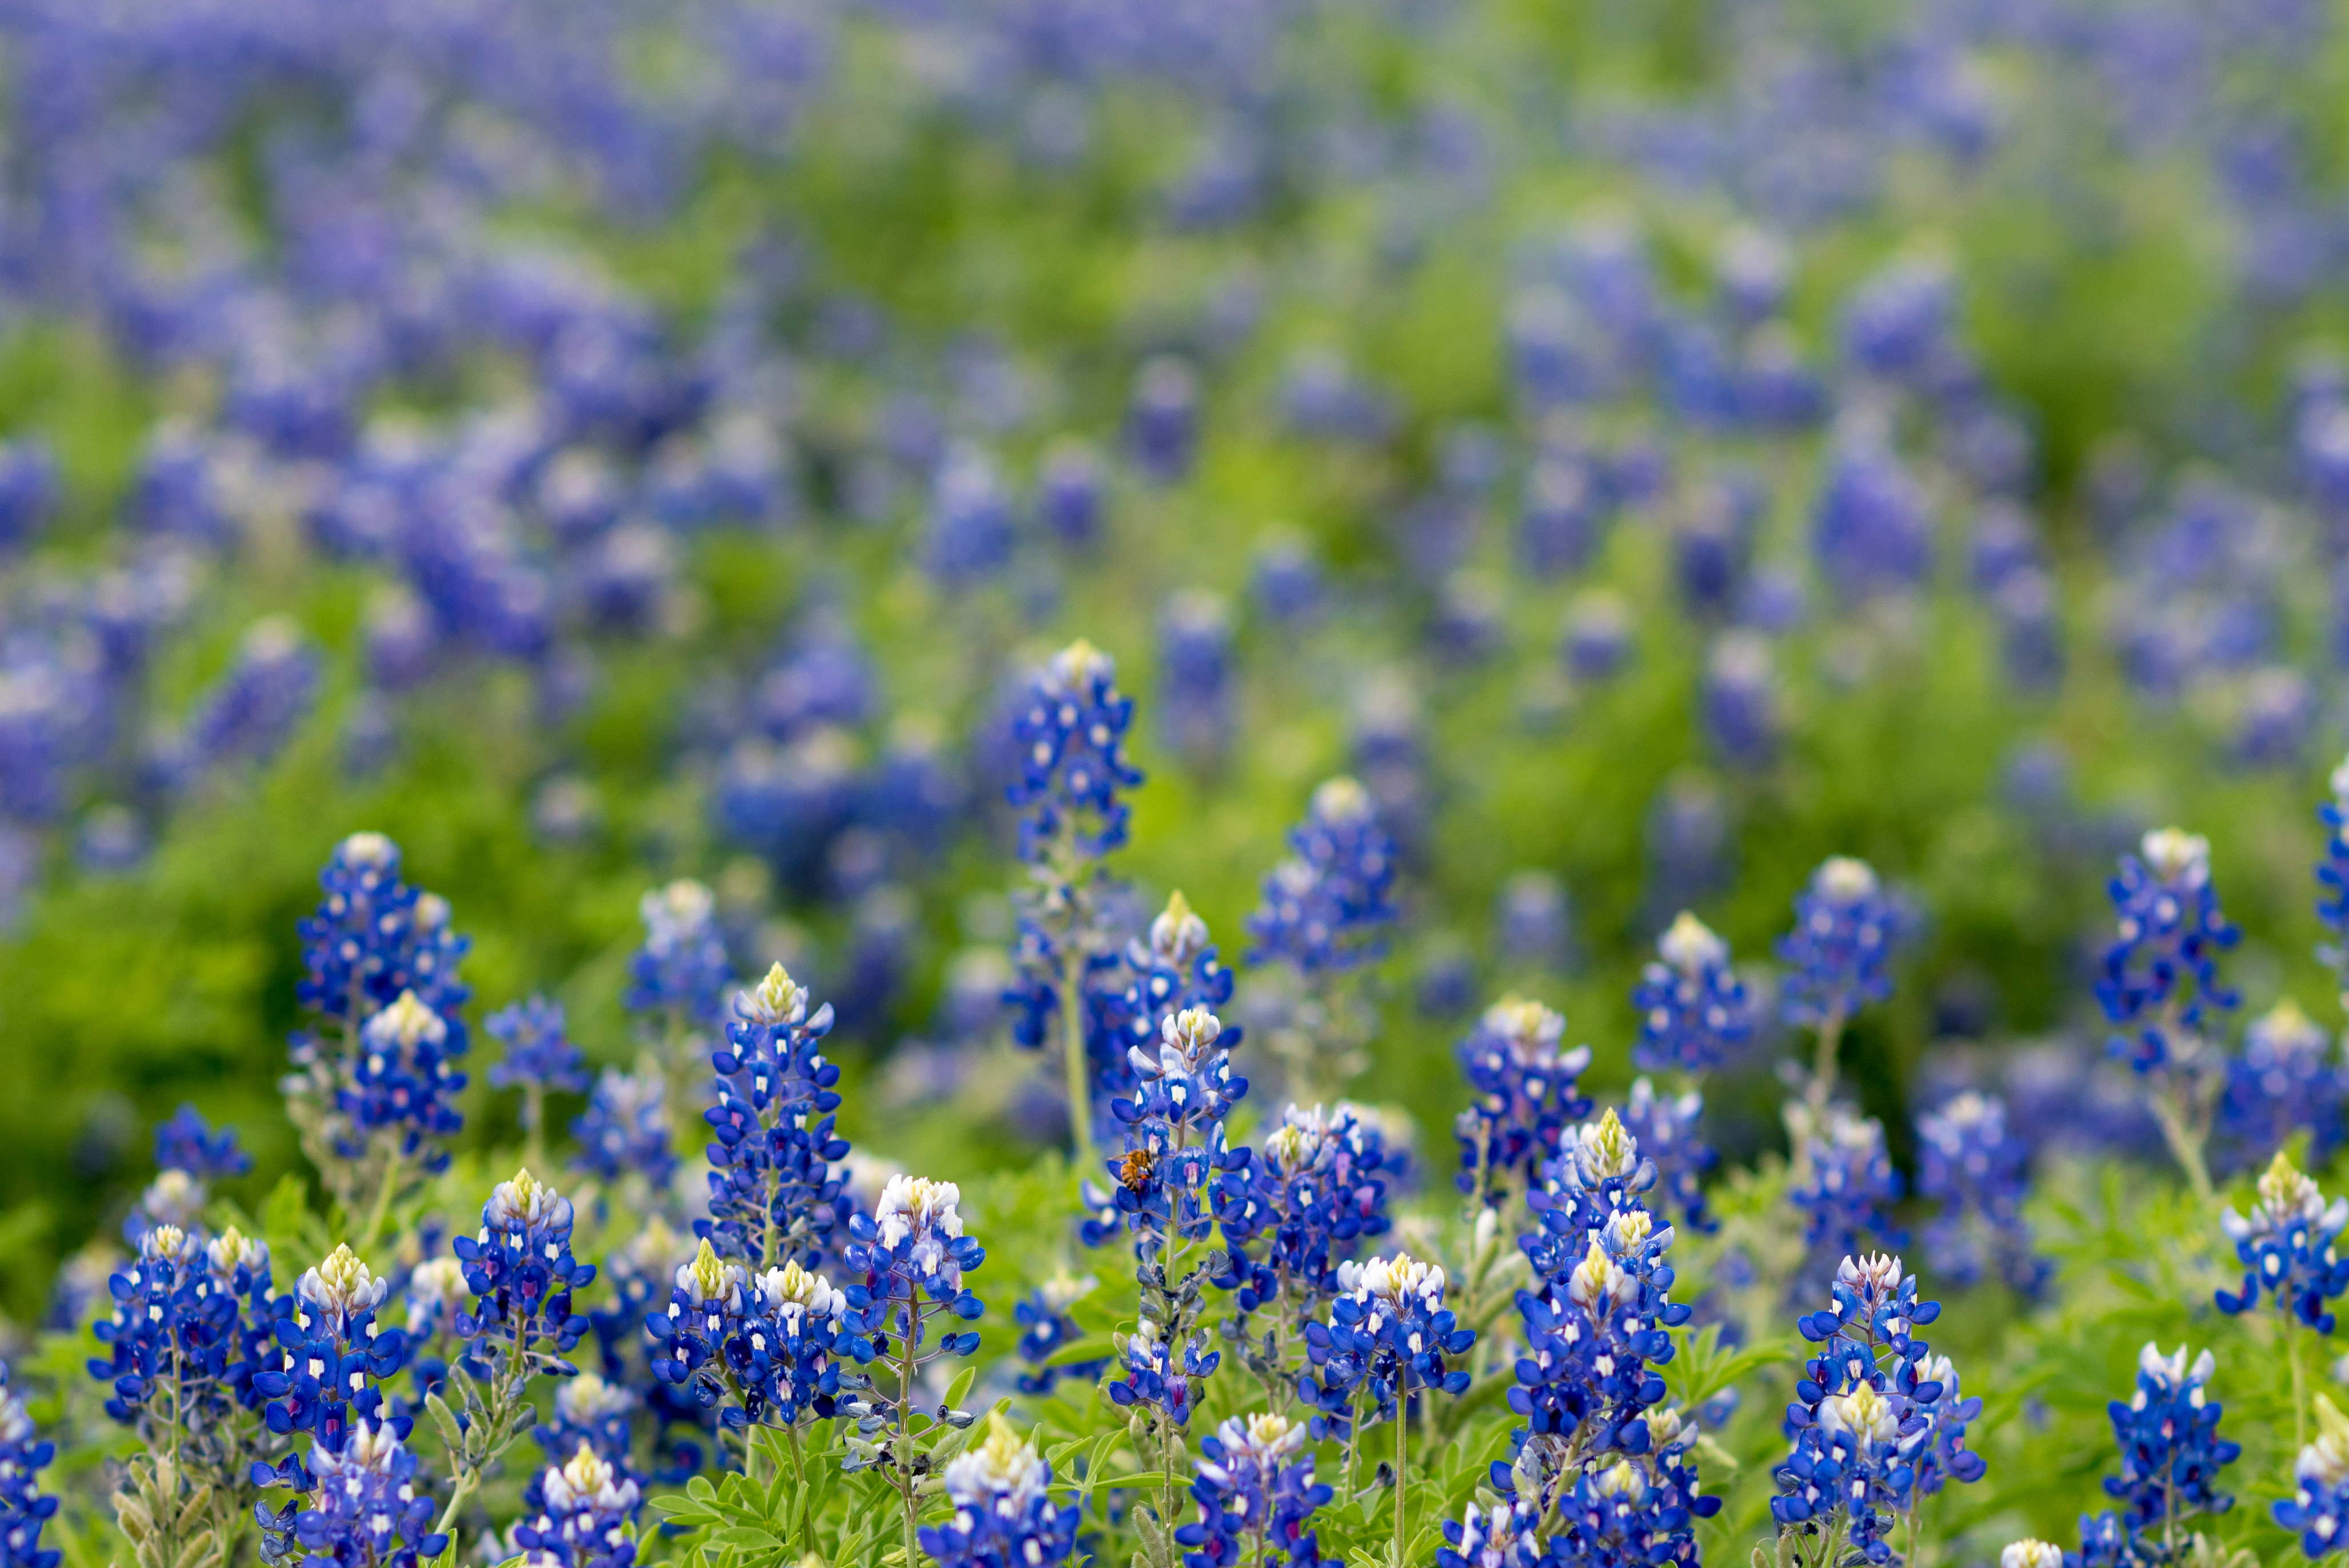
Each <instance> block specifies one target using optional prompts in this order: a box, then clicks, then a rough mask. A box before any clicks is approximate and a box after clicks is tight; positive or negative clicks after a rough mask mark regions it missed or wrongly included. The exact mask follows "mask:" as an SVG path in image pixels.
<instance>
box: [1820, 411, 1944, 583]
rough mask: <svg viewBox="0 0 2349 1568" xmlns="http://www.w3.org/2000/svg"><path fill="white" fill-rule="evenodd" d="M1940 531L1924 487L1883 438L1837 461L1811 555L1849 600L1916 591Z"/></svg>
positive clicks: (1866, 441) (1854, 444)
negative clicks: (1907, 590)
mask: <svg viewBox="0 0 2349 1568" xmlns="http://www.w3.org/2000/svg"><path fill="white" fill-rule="evenodd" d="M1932 547H1933V525H1932V515H1931V511H1930V503H1929V501H1928V500H1927V498H1926V494H1925V490H1924V488H1923V487H1922V486H1921V485H1920V484H1919V483H1918V482H1917V481H1916V480H1914V479H1913V478H1911V477H1910V475H1909V471H1908V469H1906V468H1905V467H1904V466H1903V465H1902V463H1901V461H1900V459H1899V454H1898V453H1896V452H1894V451H1893V450H1892V449H1890V448H1889V446H1887V445H1884V444H1883V443H1881V442H1880V441H1878V440H1876V439H1873V438H1858V439H1854V440H1850V441H1847V442H1845V443H1844V444H1843V445H1842V447H1841V449H1839V450H1837V452H1836V453H1835V454H1834V456H1833V458H1832V459H1830V462H1829V466H1828V469H1827V479H1826V486H1825V488H1824V489H1822V490H1821V491H1820V494H1819V499H1818V505H1817V511H1816V515H1815V517H1814V520H1813V524H1812V533H1811V549H1812V553H1813V555H1814V556H1815V557H1816V559H1817V561H1818V563H1819V566H1820V569H1821V570H1822V571H1823V572H1824V573H1826V577H1827V579H1828V580H1829V581H1830V582H1832V583H1834V584H1835V585H1836V587H1837V590H1838V591H1839V592H1840V593H1843V594H1844V596H1845V597H1847V598H1848V599H1863V598H1866V597H1868V596H1869V595H1871V594H1876V593H1887V592H1891V591H1895V590H1900V589H1909V588H1914V587H1916V586H1917V585H1918V584H1919V583H1920V582H1922V581H1923V579H1924V577H1925V574H1926V573H1927V572H1928V571H1930V569H1931V566H1932V560H1933V557H1932Z"/></svg>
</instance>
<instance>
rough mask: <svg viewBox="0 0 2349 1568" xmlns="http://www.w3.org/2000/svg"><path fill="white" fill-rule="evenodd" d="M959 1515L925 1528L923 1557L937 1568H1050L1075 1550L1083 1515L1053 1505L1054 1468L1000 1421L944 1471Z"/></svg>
mask: <svg viewBox="0 0 2349 1568" xmlns="http://www.w3.org/2000/svg"><path fill="white" fill-rule="evenodd" d="M945 1480H946V1492H947V1501H949V1502H951V1503H953V1504H954V1513H953V1514H952V1515H951V1516H950V1517H949V1518H948V1519H947V1522H945V1523H943V1524H937V1525H925V1526H923V1527H922V1531H921V1545H922V1550H923V1551H924V1552H925V1553H928V1554H929V1557H930V1559H931V1561H932V1562H935V1563H937V1564H938V1565H939V1568H1015V1565H1016V1568H1050V1565H1051V1564H1053V1563H1066V1562H1068V1561H1069V1559H1070V1556H1071V1553H1074V1552H1075V1550H1076V1542H1077V1509H1076V1507H1075V1505H1074V1504H1071V1505H1070V1506H1068V1507H1066V1508H1061V1507H1055V1506H1054V1504H1053V1502H1052V1495H1051V1491H1050V1488H1051V1484H1052V1467H1051V1465H1050V1464H1049V1463H1048V1462H1046V1460H1044V1458H1043V1457H1042V1456H1041V1455H1040V1454H1039V1453H1037V1451H1036V1449H1035V1445H1034V1444H1032V1443H1029V1442H1026V1441H1024V1440H1022V1439H1021V1438H1020V1437H1019V1433H1017V1432H1015V1431H1013V1430H1012V1429H1011V1425H1010V1423H1009V1422H1008V1421H1006V1420H1005V1419H1004V1418H1003V1417H1002V1416H1001V1415H1000V1414H994V1415H990V1416H989V1417H988V1432H987V1440H986V1441H984V1442H981V1443H978V1444H976V1445H974V1446H973V1447H971V1448H969V1449H966V1450H965V1451H964V1452H963V1453H961V1454H959V1455H957V1457H956V1458H955V1459H954V1460H953V1461H952V1462H951V1463H949V1464H948V1465H947V1468H946V1476H945Z"/></svg>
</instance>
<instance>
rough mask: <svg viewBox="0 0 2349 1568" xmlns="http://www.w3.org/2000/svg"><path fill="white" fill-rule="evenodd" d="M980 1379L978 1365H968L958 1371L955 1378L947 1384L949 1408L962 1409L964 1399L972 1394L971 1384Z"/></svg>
mask: <svg viewBox="0 0 2349 1568" xmlns="http://www.w3.org/2000/svg"><path fill="white" fill-rule="evenodd" d="M977 1381H978V1367H977V1366H976V1365H972V1366H969V1367H964V1368H963V1369H962V1370H961V1371H960V1372H957V1373H956V1374H955V1380H954V1381H953V1382H952V1383H949V1384H947V1409H949V1410H959V1409H961V1408H962V1402H963V1400H964V1399H966V1398H969V1396H970V1386H971V1385H972V1384H973V1383H975V1382H977Z"/></svg>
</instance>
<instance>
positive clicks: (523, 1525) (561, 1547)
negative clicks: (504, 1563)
mask: <svg viewBox="0 0 2349 1568" xmlns="http://www.w3.org/2000/svg"><path fill="white" fill-rule="evenodd" d="M643 1501H644V1494H643V1492H642V1491H641V1490H640V1489H639V1488H638V1487H637V1485H636V1481H635V1480H634V1479H632V1478H631V1477H630V1476H629V1475H628V1474H627V1473H626V1471H625V1470H622V1469H620V1468H618V1467H616V1466H615V1465H614V1464H613V1463H612V1461H611V1460H607V1459H605V1457H604V1456H603V1455H602V1454H599V1453H597V1452H596V1451H595V1449H594V1448H593V1447H591V1446H590V1445H588V1444H587V1443H586V1442H585V1441H582V1442H581V1443H580V1445H579V1446H578V1448H577V1449H574V1450H573V1452H572V1454H571V1457H570V1458H569V1459H567V1460H564V1462H563V1463H562V1464H560V1465H549V1466H548V1467H547V1468H546V1469H545V1470H543V1471H542V1472H541V1473H539V1474H538V1475H536V1476H534V1477H533V1478H532V1480H531V1482H530V1485H529V1486H528V1487H526V1488H525V1489H524V1490H523V1499H522V1503H523V1517H522V1520H521V1522H519V1523H517V1524H516V1525H515V1526H514V1529H513V1540H514V1544H515V1545H517V1546H520V1547H523V1548H524V1549H525V1550H526V1552H527V1553H528V1555H527V1557H526V1558H525V1561H528V1562H532V1563H562V1564H563V1565H564V1568H630V1564H632V1563H635V1562H636V1542H635V1541H634V1540H633V1539H631V1538H630V1536H629V1534H628V1529H629V1526H630V1525H631V1524H632V1523H633V1522H634V1521H635V1519H636V1511H637V1510H638V1508H639V1507H641V1506H642V1504H643Z"/></svg>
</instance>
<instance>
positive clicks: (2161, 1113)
mask: <svg viewBox="0 0 2349 1568" xmlns="http://www.w3.org/2000/svg"><path fill="white" fill-rule="evenodd" d="M2141 849H2142V853H2141V855H2123V856H2122V857H2121V864H2120V874H2119V875H2117V876H2116V877H2115V878H2114V879H2113V881H2112V887H2111V892H2112V900H2113V911H2114V913H2115V915H2116V917H2117V928H2118V929H2117V936H2118V940H2116V942H2115V943H2114V944H2112V945H2111V946H2110V947H2108V948H2106V951H2105V957H2104V965H2103V974H2102V975H2101V976H2100V977H2099V978H2098V980H2097V981H2096V1000H2097V1002H2098V1004H2099V1005H2100V1006H2103V1008H2104V1010H2105V1018H2106V1022H2107V1023H2108V1024H2109V1025H2110V1026H2111V1027H2112V1031H2113V1033H2112V1037H2111V1040H2110V1045H2109V1048H2110V1049H2111V1052H2112V1054H2113V1055H2114V1056H2116V1057H2120V1058H2121V1059H2123V1060H2126V1061H2127V1063H2128V1064H2129V1066H2130V1067H2132V1068H2135V1069H2136V1070H2137V1073H2138V1074H2140V1075H2141V1076H2143V1077H2144V1078H2147V1080H2148V1081H2149V1083H2150V1085H2151V1087H2152V1089H2153V1101H2154V1111H2155V1115H2156V1117H2157V1118H2158V1120H2159V1122H2160V1124H2161V1131H2162V1136H2163V1138H2164V1139H2165V1140H2167V1141H2168V1145H2169V1149H2170V1152H2171V1153H2172V1154H2173V1155H2174V1156H2175V1157H2176V1158H2177V1160H2178V1164H2179V1166H2180V1167H2181V1168H2182V1169H2183V1170H2184V1171H2185V1172H2186V1175H2187V1178H2188V1180H2189V1181H2191V1182H2192V1183H2193V1185H2194V1188H2195V1190H2196V1191H2198V1192H2200V1193H2203V1194H2205V1195H2206V1196H2207V1195H2208V1194H2209V1191H2210V1177H2209V1167H2208V1166H2207V1165H2206V1164H2205V1162H2204V1157H2203V1144H2204V1142H2205V1140H2207V1139H2208V1137H2209V1122H2210V1112H2211V1097H2212V1094H2213V1092H2214V1090H2215V1088H2216V1084H2217V1081H2218V1080H2217V1078H2216V1076H2215V1071H2214V1069H2215V1068H2217V1067H2218V1066H2219V1064H2220V1051H2219V1050H2218V1048H2217V1045H2216V1042H2214V1041H2211V1040H2209V1039H2207V1038H2206V1037H2205V1035H2206V1032H2207V1030H2208V1029H2209V1027H2210V1026H2212V1025H2214V1024H2215V1023H2216V1022H2217V1021H2218V1016H2220V1015H2223V1014H2225V1013H2227V1012H2230V1011H2231V1010H2232V1009H2233V1008H2234V1006H2235V1003H2236V996H2235V994H2234V992H2232V991H2230V990H2229V989H2228V988H2227V987H2226V986H2224V985H2221V984H2220V981H2219V955H2220V954H2221V953H2223V952H2225V951H2226V950H2227V949H2228V948H2230V947H2232V946H2233V945H2234V944H2235V943H2236V941H2237V939H2238V938H2239V937H2240V932H2238V931H2237V930H2236V929H2235V927H2233V926H2231V925H2230V924H2228V923H2227V919H2226V916H2225V915H2223V914H2222V913H2220V910H2219V894H2218V891H2217V889H2216V888H2214V887H2213V886H2212V885H2211V882H2210V845H2209V841H2208V840H2206V839H2202V838H2198V837H2196V836H2195V835H2193V834H2191V833H2187V832H2182V831H2180V830H2178V829H2176V828H2161V829H2157V830H2154V831H2152V832H2149V833H2147V834H2146V836H2145V840H2144V842H2143V844H2142V846H2141Z"/></svg>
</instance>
